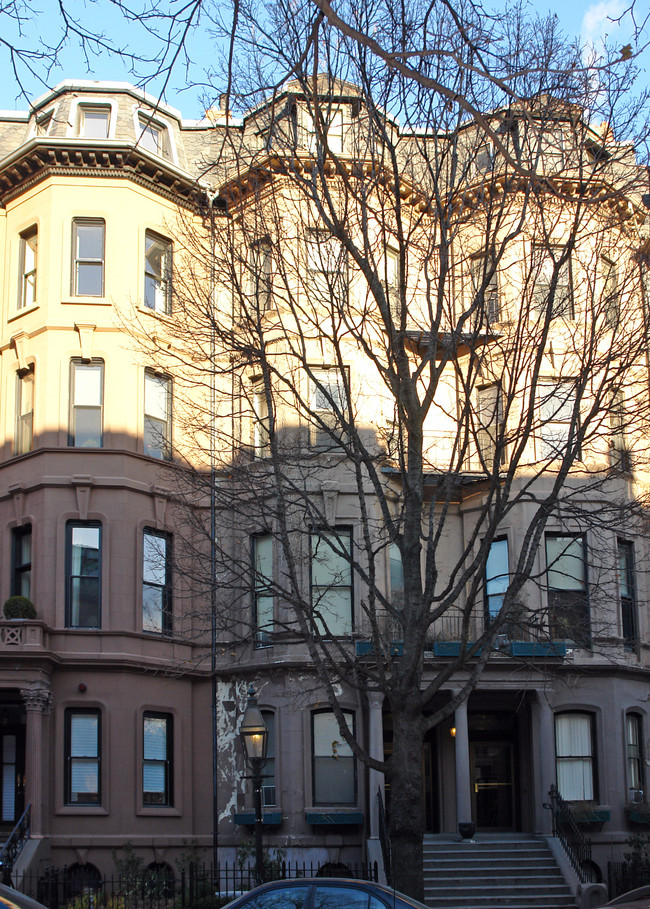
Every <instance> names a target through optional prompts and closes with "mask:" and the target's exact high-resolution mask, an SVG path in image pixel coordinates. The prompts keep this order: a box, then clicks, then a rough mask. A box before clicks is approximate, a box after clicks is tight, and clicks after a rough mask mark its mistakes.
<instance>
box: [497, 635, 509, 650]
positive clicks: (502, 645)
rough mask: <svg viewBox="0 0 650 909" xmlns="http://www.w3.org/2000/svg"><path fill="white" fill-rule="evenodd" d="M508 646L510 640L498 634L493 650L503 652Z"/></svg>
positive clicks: (506, 636)
mask: <svg viewBox="0 0 650 909" xmlns="http://www.w3.org/2000/svg"><path fill="white" fill-rule="evenodd" d="M509 644H510V638H509V637H508V635H507V634H498V635H497V636H496V640H495V642H494V649H495V650H505V649H506V647H507V646H508V645H509Z"/></svg>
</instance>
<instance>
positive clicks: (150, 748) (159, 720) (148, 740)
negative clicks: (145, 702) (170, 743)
mask: <svg viewBox="0 0 650 909" xmlns="http://www.w3.org/2000/svg"><path fill="white" fill-rule="evenodd" d="M144 756H145V759H146V760H152V761H155V760H158V761H164V760H166V759H167V720H166V719H165V718H164V717H161V716H145V718H144Z"/></svg>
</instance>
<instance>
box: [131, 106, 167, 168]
mask: <svg viewBox="0 0 650 909" xmlns="http://www.w3.org/2000/svg"><path fill="white" fill-rule="evenodd" d="M138 125H139V128H140V135H139V137H138V145H139V146H140V148H143V149H145V150H146V151H148V152H151V153H152V154H154V155H160V156H161V157H163V158H168V157H169V137H168V134H167V127H166V126H162V125H161V124H160V123H157V122H156V121H154V120H151V119H150V118H149V117H145V116H144V115H143V114H140V115H139V117H138Z"/></svg>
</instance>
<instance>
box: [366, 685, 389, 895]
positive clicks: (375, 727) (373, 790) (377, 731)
mask: <svg viewBox="0 0 650 909" xmlns="http://www.w3.org/2000/svg"><path fill="white" fill-rule="evenodd" d="M383 703H384V695H383V694H382V693H381V692H378V691H372V692H370V693H369V694H368V707H369V715H368V750H369V751H370V756H371V757H374V758H377V760H378V761H383V760H384V727H383V715H382V705H383ZM378 791H379V792H381V797H382V799H383V797H384V774H383V773H380V772H379V770H373V769H372V768H371V769H369V770H368V842H367V855H368V861H369V862H377V866H378V868H379V869H380V873H379V877H380V883H385V882H386V877H385V873H384V866H383V857H382V852H381V843H380V840H379V805H378V804H377V792H378Z"/></svg>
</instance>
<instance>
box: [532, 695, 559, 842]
mask: <svg viewBox="0 0 650 909" xmlns="http://www.w3.org/2000/svg"><path fill="white" fill-rule="evenodd" d="M532 706H533V711H532V719H533V742H532V745H533V772H534V777H533V779H534V782H535V814H534V816H535V830H537V831H539V832H540V833H543V834H545V835H546V836H550V834H551V832H552V827H553V821H552V816H551V812H550V811H549V810H548V809H545V808H544V807H543V806H544V803H548V802H549V797H548V793H549V789H550V788H551V784H552V783H554V782H555V728H554V723H553V711H552V710H551V707H550V704H549V703H548V700H547V698H546V694H545V693H544V692H543V691H538V692H537V701H536V702H535V703H533V705H532Z"/></svg>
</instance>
